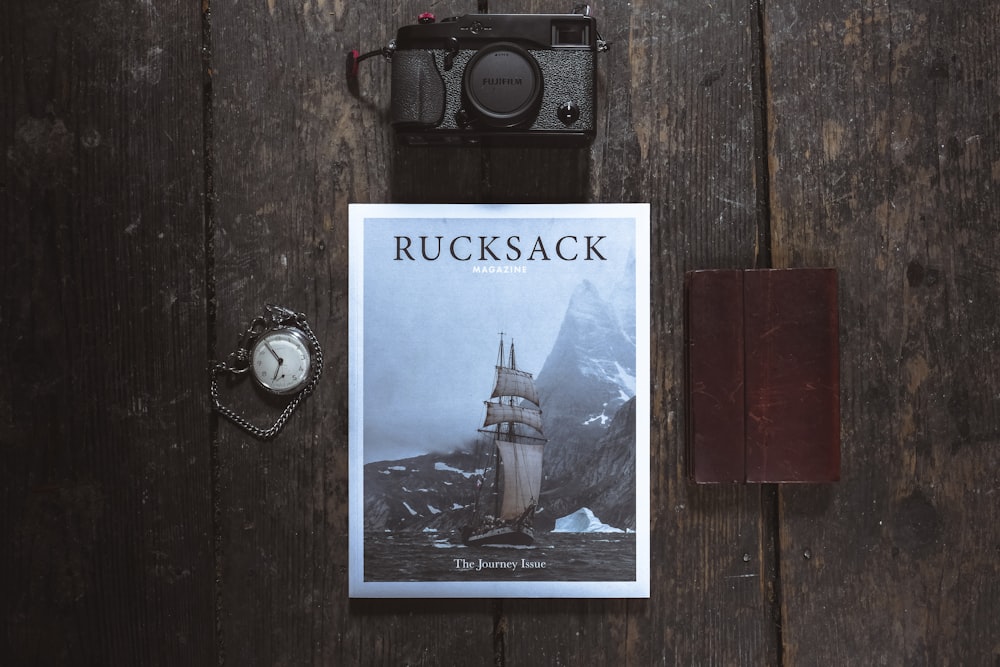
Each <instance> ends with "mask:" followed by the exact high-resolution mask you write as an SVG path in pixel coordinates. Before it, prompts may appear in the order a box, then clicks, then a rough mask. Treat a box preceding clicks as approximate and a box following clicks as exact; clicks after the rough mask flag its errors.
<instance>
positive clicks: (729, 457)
mask: <svg viewBox="0 0 1000 667" xmlns="http://www.w3.org/2000/svg"><path fill="white" fill-rule="evenodd" d="M685 296H686V306H685V308H686V317H685V319H686V324H687V357H686V363H687V399H688V401H687V431H688V439H687V440H688V451H687V466H688V473H689V475H690V477H691V479H692V480H694V481H695V482H698V483H713V482H769V483H770V482H831V481H836V480H838V479H839V478H840V352H839V341H838V318H837V272H836V270H835V269H764V270H745V271H744V270H710V271H692V272H689V273H688V274H687V275H686V276H685Z"/></svg>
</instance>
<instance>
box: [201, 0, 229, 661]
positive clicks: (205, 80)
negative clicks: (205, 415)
mask: <svg viewBox="0 0 1000 667" xmlns="http://www.w3.org/2000/svg"><path fill="white" fill-rule="evenodd" d="M201 63H202V139H203V141H204V142H205V143H204V147H203V149H202V160H203V162H204V179H205V180H204V185H203V190H204V192H203V193H202V197H203V198H204V199H203V201H204V213H203V215H204V225H205V226H204V229H205V232H204V233H205V320H206V330H207V332H208V335H207V341H206V346H207V349H208V355H207V358H208V359H210V360H211V359H216V358H218V354H217V353H218V339H217V336H216V331H215V328H216V308H215V295H216V282H215V223H216V211H215V180H214V169H215V157H214V152H213V141H214V128H215V123H214V115H213V108H212V105H213V104H214V101H215V100H214V97H213V91H212V14H211V5H210V3H209V0H202V4H201ZM206 372H207V369H206ZM208 433H209V438H208V441H209V453H208V460H209V469H210V477H211V486H210V493H211V507H212V565H213V574H214V576H213V587H214V590H213V591H212V593H213V595H212V597H213V599H214V610H213V611H214V618H213V620H214V628H213V634H214V637H215V656H216V662H217V664H218V665H219V666H220V667H221V666H222V665H224V664H225V662H226V647H225V642H224V641H223V637H222V617H223V598H222V575H223V573H222V528H221V524H220V519H221V516H222V507H221V504H220V502H221V501H220V499H219V479H220V463H219V418H218V415H217V414H216V413H215V411H214V410H212V411H210V414H209V430H208Z"/></svg>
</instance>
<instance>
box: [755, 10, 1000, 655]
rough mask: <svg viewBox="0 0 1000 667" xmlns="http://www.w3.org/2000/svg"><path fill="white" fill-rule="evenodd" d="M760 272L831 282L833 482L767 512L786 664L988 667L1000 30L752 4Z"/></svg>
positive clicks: (996, 462)
mask: <svg viewBox="0 0 1000 667" xmlns="http://www.w3.org/2000/svg"><path fill="white" fill-rule="evenodd" d="M766 9H767V11H766V16H767V21H766V23H767V39H766V44H767V52H768V58H769V60H768V64H769V68H768V74H769V76H768V80H769V83H770V86H769V104H768V111H769V118H770V127H771V129H772V132H771V137H770V154H769V159H770V171H771V185H772V200H771V204H772V207H771V208H772V212H773V239H774V246H773V253H774V261H775V264H776V265H778V266H823V265H832V266H837V267H839V268H840V276H841V297H840V298H841V337H842V338H841V341H842V348H841V354H842V373H843V375H842V379H841V387H842V435H843V455H844V458H843V460H844V468H843V475H842V481H841V482H840V483H839V484H836V485H831V486H815V487H813V486H808V487H801V488H785V489H783V490H782V492H781V516H782V524H781V525H782V533H781V561H780V562H781V590H782V593H783V609H784V613H783V631H782V637H783V640H784V657H785V662H786V663H787V664H796V665H798V664H801V665H815V664H842V663H845V662H852V661H856V660H858V659H863V660H864V661H866V662H870V663H879V664H994V663H995V662H996V661H997V660H998V659H1000V643H998V641H997V637H1000V617H998V615H997V614H996V609H997V606H998V604H1000V576H998V575H1000V566H998V564H997V557H996V556H997V544H998V543H1000V529H998V525H1000V522H998V505H997V503H996V499H995V497H994V494H995V492H996V491H997V487H998V477H997V469H998V467H1000V447H998V445H1000V401H998V398H997V396H998V394H1000V391H998V388H1000V387H998V383H1000V377H998V372H997V369H998V366H997V363H996V360H995V359H994V358H993V356H994V351H995V350H996V349H997V347H998V343H1000V319H998V312H1000V311H998V309H997V307H996V304H997V300H998V298H1000V294H998V292H1000V267H998V262H997V257H998V256H1000V241H998V237H997V220H998V218H1000V196H998V194H997V193H998V192H1000V188H998V186H1000V169H998V164H1000V163H998V161H997V156H998V155H1000V123H998V116H997V111H996V100H997V99H998V95H1000V67H998V61H997V58H996V44H998V43H1000V8H998V6H997V5H996V3H994V2H990V1H989V0H982V1H974V2H968V3H961V5H958V4H955V3H946V4H940V3H929V2H923V1H920V0H907V1H904V2H892V3H888V2H881V1H871V2H862V3H849V4H845V5H839V4H830V3H824V2H818V1H810V2H786V1H784V0H778V1H775V2H768V3H767V5H766Z"/></svg>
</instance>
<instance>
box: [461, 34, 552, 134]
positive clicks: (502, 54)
mask: <svg viewBox="0 0 1000 667" xmlns="http://www.w3.org/2000/svg"><path fill="white" fill-rule="evenodd" d="M462 83H463V91H464V93H465V99H466V101H467V102H468V104H469V106H470V107H471V109H470V111H473V112H474V114H475V116H476V117H477V118H478V119H479V120H480V121H482V122H483V123H485V124H487V125H490V126H492V127H515V126H517V125H521V124H522V123H526V122H529V121H531V120H532V119H534V117H535V115H536V114H537V113H538V106H539V104H540V103H541V100H542V91H543V79H542V71H541V68H540V67H539V66H538V61H536V60H535V58H534V57H533V56H532V55H531V54H530V53H528V51H527V50H525V49H524V48H522V47H521V46H518V45H517V44H514V43H513V42H496V43H494V44H490V45H489V46H486V47H484V48H482V49H480V50H479V51H477V52H476V55H474V56H473V57H472V58H471V59H470V60H469V62H468V64H467V65H466V66H465V73H464V75H463V78H462Z"/></svg>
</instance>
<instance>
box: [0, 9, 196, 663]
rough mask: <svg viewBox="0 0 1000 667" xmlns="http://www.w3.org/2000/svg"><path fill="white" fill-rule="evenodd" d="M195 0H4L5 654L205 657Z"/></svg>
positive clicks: (0, 417)
mask: <svg viewBox="0 0 1000 667" xmlns="http://www.w3.org/2000/svg"><path fill="white" fill-rule="evenodd" d="M200 26H201V15H200V11H199V6H198V4H197V3H190V2H189V3H183V4H176V3H175V4H172V5H169V6H168V5H160V4H158V5H156V6H155V7H154V6H153V5H151V4H148V3H146V4H136V3H128V2H118V1H105V2H94V1H85V2H75V1H74V2H49V3H37V2H22V1H19V0H14V1H11V2H5V3H3V4H2V6H0V200H2V203H0V218H2V220H0V285H2V290H0V293H2V297H0V326H2V328H3V334H2V336H3V341H4V342H3V345H0V375H2V377H3V378H4V381H3V383H2V384H0V451H2V453H3V460H4V463H3V479H4V482H3V485H2V488H3V491H2V494H3V495H2V500H0V507H2V509H0V534H2V535H3V542H4V546H3V548H2V549H0V573H2V574H0V618H2V619H3V620H2V623H3V627H4V631H3V633H2V634H0V662H2V663H3V664H9V665H15V664H16V665H28V664H94V665H96V664H150V665H155V664H165V665H176V664H207V663H210V662H212V661H213V660H214V658H215V650H214V642H213V627H214V605H213V595H212V587H213V581H214V572H213V563H212V542H211V531H212V526H211V511H210V500H209V499H210V495H211V488H210V477H209V470H210V468H209V450H208V435H209V417H208V412H207V410H206V405H207V403H206V401H207V390H206V384H205V382H204V377H205V376H204V369H205V367H206V363H207V355H206V341H207V336H208V332H207V328H206V326H205V300H204V297H205V294H204V275H205V273H204V270H205V258H204V230H203V203H202V198H201V191H202V187H203V171H202V164H203V145H202V104H201V99H202V63H201V54H200V48H199V47H200V42H201V38H200Z"/></svg>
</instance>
